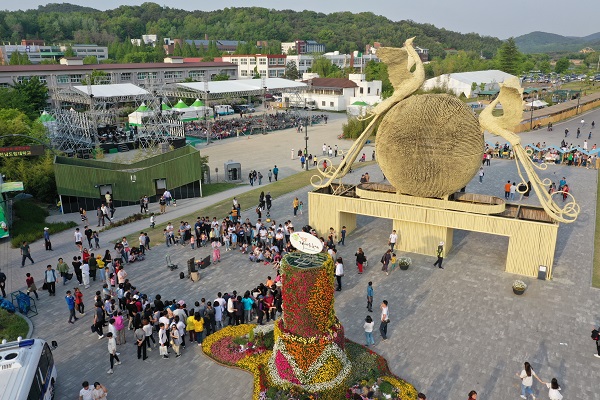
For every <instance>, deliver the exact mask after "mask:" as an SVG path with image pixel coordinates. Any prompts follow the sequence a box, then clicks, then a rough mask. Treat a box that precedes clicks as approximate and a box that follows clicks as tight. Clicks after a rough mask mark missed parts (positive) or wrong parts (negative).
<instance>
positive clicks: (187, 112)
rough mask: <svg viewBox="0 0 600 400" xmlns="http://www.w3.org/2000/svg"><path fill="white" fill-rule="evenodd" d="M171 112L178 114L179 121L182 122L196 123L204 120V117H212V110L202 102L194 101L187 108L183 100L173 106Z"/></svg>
mask: <svg viewBox="0 0 600 400" xmlns="http://www.w3.org/2000/svg"><path fill="white" fill-rule="evenodd" d="M171 111H173V112H176V113H178V114H179V120H180V121H183V122H190V121H197V120H200V119H205V118H206V116H208V117H209V118H211V117H214V114H213V110H212V108H210V107H206V106H205V105H204V103H203V102H202V101H200V100H199V99H196V101H194V103H192V105H191V106H189V107H188V106H187V105H186V104H185V103H184V102H183V100H179V101H178V102H177V104H175V105H174V106H173V108H172V109H171Z"/></svg>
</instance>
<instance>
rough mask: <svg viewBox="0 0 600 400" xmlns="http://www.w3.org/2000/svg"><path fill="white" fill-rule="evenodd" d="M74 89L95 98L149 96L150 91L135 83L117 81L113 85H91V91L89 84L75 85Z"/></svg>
mask: <svg viewBox="0 0 600 400" xmlns="http://www.w3.org/2000/svg"><path fill="white" fill-rule="evenodd" d="M73 89H75V90H77V91H79V92H82V93H83V94H87V95H90V94H92V95H94V97H95V98H106V97H123V96H132V97H135V96H147V95H149V94H150V93H149V92H148V91H147V90H146V89H143V88H141V87H139V86H135V85H134V84H133V83H115V84H111V85H91V86H90V89H91V93H88V87H87V86H73Z"/></svg>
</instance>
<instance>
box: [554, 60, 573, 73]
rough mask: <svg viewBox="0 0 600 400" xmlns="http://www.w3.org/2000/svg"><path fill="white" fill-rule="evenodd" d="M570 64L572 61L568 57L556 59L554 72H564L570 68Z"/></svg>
mask: <svg viewBox="0 0 600 400" xmlns="http://www.w3.org/2000/svg"><path fill="white" fill-rule="evenodd" d="M570 66H571V62H570V61H569V59H568V58H567V57H563V58H561V59H559V60H558V61H556V65H555V66H554V72H556V73H557V74H564V73H565V72H567V71H568V70H569V67H570Z"/></svg>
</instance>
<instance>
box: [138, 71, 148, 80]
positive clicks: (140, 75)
mask: <svg viewBox="0 0 600 400" xmlns="http://www.w3.org/2000/svg"><path fill="white" fill-rule="evenodd" d="M147 77H148V73H147V72H138V73H137V79H138V81H143V80H144V79H146V78H147Z"/></svg>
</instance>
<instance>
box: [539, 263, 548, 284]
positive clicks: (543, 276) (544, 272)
mask: <svg viewBox="0 0 600 400" xmlns="http://www.w3.org/2000/svg"><path fill="white" fill-rule="evenodd" d="M547 274H548V267H546V266H545V265H540V266H539V269H538V279H539V280H542V281H545V280H546V276H547Z"/></svg>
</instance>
